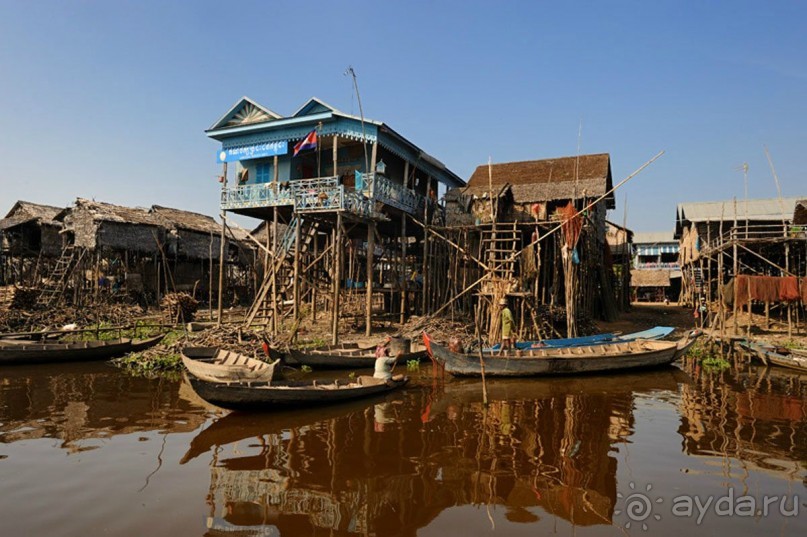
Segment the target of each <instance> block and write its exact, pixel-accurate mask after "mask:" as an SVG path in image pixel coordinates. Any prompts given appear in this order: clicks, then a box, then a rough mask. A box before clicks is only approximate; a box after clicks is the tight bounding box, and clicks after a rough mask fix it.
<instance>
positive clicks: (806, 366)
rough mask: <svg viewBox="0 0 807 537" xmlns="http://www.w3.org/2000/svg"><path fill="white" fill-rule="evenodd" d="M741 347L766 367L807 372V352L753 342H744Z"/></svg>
mask: <svg viewBox="0 0 807 537" xmlns="http://www.w3.org/2000/svg"><path fill="white" fill-rule="evenodd" d="M739 346H740V348H742V349H743V350H745V351H747V352H748V353H750V354H751V355H752V356H753V357H755V358H756V359H757V360H759V361H760V362H762V363H763V364H764V365H775V366H779V367H785V368H787V369H793V370H796V371H801V372H802V373H804V372H807V352H805V351H799V350H793V349H788V348H785V347H777V346H775V345H771V344H768V343H761V342H759V343H757V342H753V341H742V342H740V343H739Z"/></svg>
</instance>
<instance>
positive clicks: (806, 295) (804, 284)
mask: <svg viewBox="0 0 807 537" xmlns="http://www.w3.org/2000/svg"><path fill="white" fill-rule="evenodd" d="M801 303H802V304H807V278H802V279H801Z"/></svg>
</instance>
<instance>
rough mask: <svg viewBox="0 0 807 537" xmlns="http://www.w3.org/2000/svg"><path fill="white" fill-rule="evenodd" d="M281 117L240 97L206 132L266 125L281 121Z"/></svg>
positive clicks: (248, 99) (250, 100) (246, 98)
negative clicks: (243, 126) (242, 126)
mask: <svg viewBox="0 0 807 537" xmlns="http://www.w3.org/2000/svg"><path fill="white" fill-rule="evenodd" d="M282 117H283V116H281V115H280V114H278V113H276V112H273V111H272V110H269V109H268V108H266V107H265V106H262V105H260V104H258V103H256V102H255V101H253V100H252V99H250V98H249V97H246V96H244V97H241V98H240V99H238V101H236V103H235V104H234V105H233V106H232V107H231V108H230V109H229V110H228V111H227V112H226V113H225V114H224V115H223V116H221V118H219V120H218V121H216V122H215V123H213V125H211V127H210V128H209V129H208V130H211V131H212V130H215V129H223V128H225V127H238V126H241V125H252V124H254V123H266V122H268V121H274V120H276V119H281V118H282Z"/></svg>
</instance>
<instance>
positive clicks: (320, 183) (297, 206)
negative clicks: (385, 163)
mask: <svg viewBox="0 0 807 537" xmlns="http://www.w3.org/2000/svg"><path fill="white" fill-rule="evenodd" d="M362 180H363V185H362V187H361V188H360V190H355V191H354V190H352V189H346V188H345V186H344V185H341V184H339V178H338V177H336V176H333V177H319V178H316V179H297V180H294V181H289V182H287V183H281V184H280V187H279V188H278V189H275V188H273V187H272V186H270V184H269V183H261V184H256V185H243V186H236V187H233V188H228V189H226V190H224V191H222V193H221V207H222V209H224V210H233V209H246V208H256V207H276V206H280V205H293V206H294V210H295V211H296V212H325V211H339V210H345V211H349V212H351V213H354V214H357V215H359V216H365V217H376V218H377V217H379V216H380V213H378V212H376V210H375V207H376V202H377V201H380V202H381V203H384V204H386V205H389V206H391V207H396V208H398V209H400V210H402V211H405V212H407V213H410V214H422V213H423V211H424V208H425V206H426V204H427V203H429V200H427V199H426V198H425V197H423V196H421V195H420V194H418V193H416V192H415V191H414V190H411V189H408V188H406V187H404V186H403V185H401V184H398V183H395V182H394V181H391V180H390V179H388V178H386V177H383V176H381V175H378V174H375V173H366V174H363V175H362Z"/></svg>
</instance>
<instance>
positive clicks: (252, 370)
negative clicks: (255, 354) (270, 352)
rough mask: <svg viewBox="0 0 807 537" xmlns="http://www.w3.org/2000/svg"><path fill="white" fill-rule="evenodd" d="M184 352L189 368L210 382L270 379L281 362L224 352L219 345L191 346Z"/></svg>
mask: <svg viewBox="0 0 807 537" xmlns="http://www.w3.org/2000/svg"><path fill="white" fill-rule="evenodd" d="M180 354H181V356H182V364H183V365H184V366H185V368H186V369H187V370H188V371H189V372H190V373H191V374H192V375H193V376H194V377H196V378H198V379H201V380H204V381H207V382H269V381H271V380H272V378H273V377H274V373H275V367H276V366H277V364H278V361H275V362H273V363H267V362H263V361H261V360H258V359H257V358H250V357H249V356H244V355H242V354H238V353H228V354H227V355H226V356H225V355H221V354H220V349H219V348H218V347H187V348H184V349H182V352H181V353H180Z"/></svg>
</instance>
